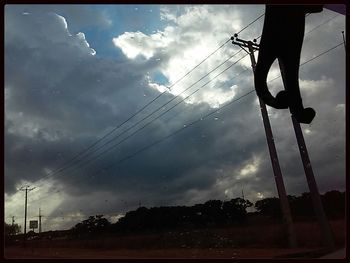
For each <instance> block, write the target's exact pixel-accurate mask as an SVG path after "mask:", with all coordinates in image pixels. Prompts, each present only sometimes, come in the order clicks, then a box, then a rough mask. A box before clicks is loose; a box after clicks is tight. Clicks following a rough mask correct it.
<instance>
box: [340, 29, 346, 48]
mask: <svg viewBox="0 0 350 263" xmlns="http://www.w3.org/2000/svg"><path fill="white" fill-rule="evenodd" d="M341 33H342V35H343V43H344V48H345V51H346V43H345V36H344V31H341Z"/></svg>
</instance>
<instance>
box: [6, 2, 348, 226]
mask: <svg viewBox="0 0 350 263" xmlns="http://www.w3.org/2000/svg"><path fill="white" fill-rule="evenodd" d="M264 10H265V7H264V6H263V5H229V6H225V5H209V6H206V5H195V6H185V5H169V6H166V5H164V6H163V5H91V6H89V5H6V6H5V91H4V94H5V96H4V97H5V178H4V180H5V220H6V221H7V222H11V217H12V216H15V220H16V223H18V224H20V225H23V220H24V219H23V217H24V191H19V189H20V188H21V187H22V186H24V187H25V186H29V188H33V187H36V188H35V189H33V190H32V191H30V192H28V220H35V219H37V216H38V210H39V208H41V211H42V215H43V216H44V217H43V220H42V221H43V230H44V231H45V230H50V229H66V228H70V227H72V226H74V225H75V224H76V223H77V222H80V221H81V220H82V219H85V218H86V217H87V216H89V215H95V214H104V215H106V217H107V218H109V219H110V220H111V221H112V222H115V221H116V220H117V218H118V217H119V216H120V215H123V214H124V213H125V212H127V211H129V210H132V209H135V208H137V207H138V206H140V205H142V206H146V207H152V206H161V205H193V204H195V203H202V202H205V201H207V200H210V199H220V200H228V199H231V198H236V197H240V196H241V194H242V190H243V191H244V195H245V197H246V198H247V199H249V200H250V201H252V202H255V201H256V200H259V199H260V198H265V197H272V196H277V191H276V185H275V182H274V177H273V172H272V167H271V162H270V157H269V153H268V148H267V144H266V138H265V133H264V128H263V123H262V119H261V114H260V108H259V104H258V101H257V97H256V95H255V93H254V92H253V93H249V94H248V95H246V94H247V93H248V92H250V91H251V90H252V89H253V75H252V71H251V68H250V64H251V63H250V60H249V56H246V53H245V52H244V51H241V52H239V53H237V52H238V51H239V50H240V49H239V47H237V46H234V45H232V44H231V43H230V42H228V43H226V44H225V45H224V46H223V47H222V48H220V49H219V50H218V51H217V52H216V53H214V54H213V55H212V56H210V57H209V58H208V59H207V60H205V61H204V62H203V63H201V61H203V59H205V58H206V57H207V56H208V55H210V54H211V53H212V52H213V51H214V50H216V49H217V48H218V47H219V46H220V45H221V44H223V43H225V42H227V40H228V39H229V38H230V36H232V35H233V34H234V33H236V32H239V31H241V30H242V29H243V31H242V32H241V33H240V34H239V36H240V38H243V39H247V40H252V39H254V38H257V37H259V36H260V35H261V32H262V26H263V16H262V17H261V18H260V19H258V20H257V21H256V22H255V23H253V24H251V25H250V26H248V27H246V26H247V25H249V23H251V22H252V21H254V20H255V19H256V18H258V17H259V16H260V15H261V14H263V13H264ZM245 27H246V28H245ZM281 30H284V29H283V28H282V29H281ZM343 30H345V17H344V16H343V15H340V14H338V13H335V12H333V11H330V10H327V9H324V11H323V12H322V13H318V14H311V15H309V16H308V17H307V18H306V28H305V32H306V35H305V39H304V45H303V50H302V57H301V62H302V63H303V62H307V61H309V60H310V59H312V58H314V57H316V56H318V55H319V54H321V53H322V52H324V51H327V50H329V49H331V48H333V47H335V46H336V45H338V44H341V43H342V41H343V37H342V33H341V32H342V31H343ZM281 44H283V43H281ZM287 52H288V51H287ZM257 54H258V52H256V54H255V55H256V56H257ZM225 61H226V62H225ZM224 62H225V63H224ZM199 63H201V64H200V65H199V66H198V67H196V68H195V69H194V70H192V69H193V68H194V67H195V66H196V65H198V64H199ZM219 65H221V66H219ZM232 65H233V66H232ZM218 66H219V67H218ZM230 66H231V67H230ZM229 67H230V68H229ZM225 69H227V70H226V71H225ZM188 72H190V73H189V74H187V75H186V76H185V77H183V76H184V75H185V74H186V73H188ZM208 73H210V74H208ZM220 73H221V74H220ZM277 76H279V69H278V66H277V63H276V64H274V65H273V67H272V69H271V71H270V74H269V79H271V80H272V79H274V78H275V77H277ZM300 85H301V92H302V96H303V102H304V106H305V107H313V108H314V109H315V110H316V112H317V115H316V118H315V119H314V121H313V122H312V123H311V124H310V125H304V124H303V125H301V126H302V129H303V132H304V136H305V141H306V144H307V147H308V150H309V155H310V159H311V162H312V167H313V170H314V174H315V177H316V180H317V183H318V187H319V190H320V192H322V193H323V192H326V191H329V190H333V189H338V190H345V50H344V46H343V45H339V46H338V47H337V48H335V49H333V50H331V51H329V52H327V53H325V54H324V55H321V56H320V57H317V58H316V59H314V60H312V61H310V62H308V63H306V64H305V65H303V66H302V67H301V68H300ZM269 86H270V89H271V90H272V92H273V94H276V92H278V90H280V89H282V88H283V87H282V82H281V78H278V79H276V80H273V81H271V82H270V83H269ZM244 95H245V96H244ZM242 96H244V97H242ZM241 97H242V98H241ZM231 101H234V102H233V103H231V104H229V105H228V106H226V107H224V106H225V105H227V103H229V102H231ZM150 102H152V103H150ZM145 105H148V106H147V107H144V106H145ZM221 107H224V108H222V109H221ZM268 111H269V116H270V121H271V125H272V129H273V133H274V137H275V143H276V147H277V151H278V156H279V159H280V165H281V168H282V172H283V177H284V182H285V186H286V190H287V193H288V194H291V195H299V194H301V193H303V192H306V191H308V188H307V184H306V179H305V175H304V171H303V168H302V163H301V160H300V155H299V152H298V148H297V145H296V139H295V135H294V131H293V129H292V125H291V119H290V114H289V111H288V110H274V109H272V108H270V107H268ZM135 113H137V114H136V115H135ZM132 116H133V117H132ZM131 117H132V118H131ZM192 123H193V124H192ZM174 133H175V134H174ZM171 134H174V135H173V136H169V135H171ZM151 146H152V147H151Z"/></svg>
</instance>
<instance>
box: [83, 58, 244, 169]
mask: <svg viewBox="0 0 350 263" xmlns="http://www.w3.org/2000/svg"><path fill="white" fill-rule="evenodd" d="M237 53H238V52H237ZM237 53H236V54H237ZM246 56H247V55H244V56H243V57H241V58H240V59H239V60H237V61H236V62H234V63H233V64H231V65H230V66H229V67H227V68H225V69H224V70H223V71H221V72H220V73H218V74H217V75H216V76H215V77H213V78H212V79H210V80H209V81H207V82H206V83H205V84H203V85H202V86H201V87H200V88H198V89H197V90H195V91H193V92H192V93H191V94H190V95H188V96H187V97H185V98H183V99H181V100H180V101H179V102H177V103H176V104H174V105H173V106H172V107H170V108H169V109H167V110H166V111H164V112H162V113H161V114H160V115H158V116H157V117H155V118H154V119H152V120H151V121H149V122H147V123H146V124H145V125H143V126H142V127H140V128H138V129H137V130H135V131H134V132H133V133H131V134H129V135H128V136H127V137H125V138H124V139H122V140H121V141H119V142H117V143H116V144H114V145H112V146H110V147H109V148H107V149H105V150H104V151H103V152H101V153H99V154H98V155H97V156H94V157H92V158H90V159H88V160H85V161H84V162H83V163H81V164H80V165H78V166H77V167H76V168H79V167H81V166H84V165H86V164H88V163H90V162H91V161H94V160H96V159H97V158H99V157H100V156H102V155H103V154H105V153H107V152H109V151H111V150H112V149H114V148H115V147H117V146H119V145H120V144H121V143H123V142H124V141H126V140H127V139H129V138H131V137H132V136H134V135H135V134H136V133H138V132H139V131H141V130H143V129H144V128H146V127H147V126H149V125H150V124H151V123H153V122H154V121H156V120H157V119H159V118H160V117H162V116H163V115H165V114H166V113H167V112H169V111H170V110H172V109H173V108H175V107H176V106H178V105H179V104H180V103H182V102H184V101H185V100H186V99H188V98H189V97H191V96H192V95H194V94H195V93H196V92H198V91H199V89H201V88H203V87H204V86H206V85H207V84H209V83H210V82H212V81H213V80H214V79H216V78H217V77H218V76H219V75H221V74H223V73H224V72H225V71H227V70H228V69H230V68H231V67H232V66H234V65H236V64H237V63H238V62H239V61H240V60H242V59H243V58H244V57H246ZM208 74H210V73H208ZM203 78H204V77H202V79H203ZM186 90H188V89H186ZM186 90H185V91H186ZM182 93H183V92H182ZM179 95H180V94H179ZM179 95H178V96H179ZM178 96H177V97H178ZM175 98H176V97H175ZM175 98H173V99H172V100H171V101H173V100H174V99H175ZM163 106H164V105H163ZM163 106H162V107H160V108H158V109H157V110H156V111H158V110H159V109H161V108H163ZM152 114H153V113H152ZM149 116H150V115H149ZM144 119H145V118H144ZM137 124H138V123H137ZM134 126H135V125H133V126H132V127H130V128H133V127H134ZM128 130H130V129H128ZM122 134H124V132H123V133H122ZM117 137H120V136H119V135H118V136H117ZM113 140H114V139H113Z"/></svg>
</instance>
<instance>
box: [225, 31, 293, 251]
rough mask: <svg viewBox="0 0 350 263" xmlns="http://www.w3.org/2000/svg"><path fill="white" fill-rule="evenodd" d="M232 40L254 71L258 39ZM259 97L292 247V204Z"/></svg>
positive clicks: (265, 111)
mask: <svg viewBox="0 0 350 263" xmlns="http://www.w3.org/2000/svg"><path fill="white" fill-rule="evenodd" d="M231 40H232V44H235V45H238V46H240V47H241V48H242V49H243V50H244V51H246V52H247V53H248V54H249V55H250V60H251V63H252V68H253V72H254V71H255V66H256V61H255V56H254V51H256V50H259V45H258V44H256V43H255V42H256V40H255V39H254V43H253V42H252V41H246V40H242V39H239V38H238V35H237V34H235V35H234V36H233V37H231ZM245 48H248V50H246V49H245ZM258 99H259V103H260V110H261V115H262V119H263V123H264V128H265V134H266V140H267V145H268V148H269V152H270V158H271V163H272V169H273V173H274V177H275V182H276V186H277V192H278V196H279V199H280V203H281V210H282V215H283V221H284V224H285V227H286V232H287V236H288V243H289V247H291V248H292V247H296V246H297V241H296V235H295V229H294V225H293V220H292V215H291V211H290V206H289V203H288V198H287V193H286V189H285V187H284V182H283V177H282V171H281V168H280V165H279V161H278V156H277V150H276V146H275V142H274V138H273V134H272V129H271V124H270V120H269V116H268V113H267V109H266V105H265V103H264V102H263V100H261V99H260V98H259V97H258Z"/></svg>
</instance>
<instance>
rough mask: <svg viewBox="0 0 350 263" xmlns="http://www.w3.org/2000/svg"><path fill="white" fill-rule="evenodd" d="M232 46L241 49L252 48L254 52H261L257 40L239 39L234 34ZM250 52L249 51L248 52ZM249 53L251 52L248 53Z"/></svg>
mask: <svg viewBox="0 0 350 263" xmlns="http://www.w3.org/2000/svg"><path fill="white" fill-rule="evenodd" d="M231 40H232V44H234V45H237V46H240V47H241V48H244V47H245V48H252V49H253V50H254V51H256V50H259V44H257V43H256V41H257V40H256V39H253V41H250V40H243V39H240V38H238V35H237V34H234V35H233V36H232V37H231ZM246 52H248V51H246ZM248 53H249V52H248Z"/></svg>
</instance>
